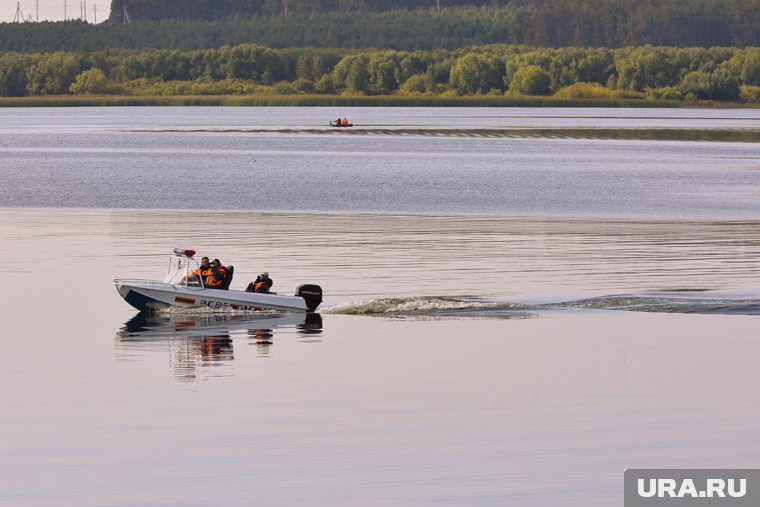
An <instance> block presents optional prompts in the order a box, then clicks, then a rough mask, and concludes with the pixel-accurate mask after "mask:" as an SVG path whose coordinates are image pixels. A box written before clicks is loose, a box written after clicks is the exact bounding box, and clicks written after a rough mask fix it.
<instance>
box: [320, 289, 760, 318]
mask: <svg viewBox="0 0 760 507" xmlns="http://www.w3.org/2000/svg"><path fill="white" fill-rule="evenodd" d="M549 310H617V311H634V312H653V313H690V314H723V315H760V299H759V298H757V297H752V298H729V297H720V298H718V297H716V298H706V297H689V296H684V295H683V294H682V293H673V294H657V295H636V294H615V295H604V296H598V297H593V298H584V299H577V300H571V301H564V302H559V303H536V304H526V303H511V302H507V301H485V300H480V299H477V298H455V297H444V296H420V297H406V298H379V299H366V300H360V301H353V302H349V303H342V304H337V305H334V306H328V307H324V308H322V309H321V310H320V313H327V314H343V315H375V316H392V317H413V316H431V317H435V316H440V317H491V318H509V317H519V316H535V315H536V314H537V313H539V312H541V311H549Z"/></svg>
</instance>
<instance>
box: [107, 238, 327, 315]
mask: <svg viewBox="0 0 760 507" xmlns="http://www.w3.org/2000/svg"><path fill="white" fill-rule="evenodd" d="M194 256H195V251H194V250H183V249H179V248H175V249H174V251H173V254H172V255H171V257H170V259H169V273H168V274H167V276H166V278H165V279H164V280H163V281H161V282H159V281H154V280H128V279H120V278H117V279H115V280H114V283H115V284H116V290H117V291H118V292H119V295H121V297H123V298H124V300H125V301H126V302H127V303H129V304H130V305H132V306H134V307H135V308H137V309H138V310H140V311H151V310H153V309H160V308H162V307H180V308H209V309H211V310H248V311H265V310H274V311H282V312H313V311H315V310H316V309H317V307H318V306H319V305H320V303H322V288H321V287H320V286H319V285H312V284H304V285H299V286H298V288H297V289H296V293H295V295H294V296H286V295H283V294H276V293H273V292H265V293H261V292H245V291H242V290H229V289H228V288H227V287H229V283H230V282H231V281H232V275H233V273H234V267H232V266H227V272H228V276H227V280H226V281H225V284H224V285H223V286H222V287H224V288H223V289H209V288H207V287H205V286H204V283H203V279H202V277H197V276H195V270H196V269H199V268H200V265H199V264H198V261H197V260H196V259H195V257H194Z"/></svg>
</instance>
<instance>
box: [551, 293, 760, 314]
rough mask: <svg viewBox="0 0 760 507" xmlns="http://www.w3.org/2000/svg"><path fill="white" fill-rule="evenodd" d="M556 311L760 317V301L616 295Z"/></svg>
mask: <svg viewBox="0 0 760 507" xmlns="http://www.w3.org/2000/svg"><path fill="white" fill-rule="evenodd" d="M552 306H553V307H554V308H578V309H597V310H626V311H634V312H656V313H698V314H724V315H760V299H733V298H698V297H683V296H680V297H679V296H669V295H661V296H638V295H626V294H622V295H612V296H601V297H595V298H588V299H579V300H577V301H567V302H564V303H558V304H555V305H552Z"/></svg>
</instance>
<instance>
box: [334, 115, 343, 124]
mask: <svg viewBox="0 0 760 507" xmlns="http://www.w3.org/2000/svg"><path fill="white" fill-rule="evenodd" d="M333 124H334V125H340V124H341V120H340V116H338V119H337V120H335V121H334V122H333Z"/></svg>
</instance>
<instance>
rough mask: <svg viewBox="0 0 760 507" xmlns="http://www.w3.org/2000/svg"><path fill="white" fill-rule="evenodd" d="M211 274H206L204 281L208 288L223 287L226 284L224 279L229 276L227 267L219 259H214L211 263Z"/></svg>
mask: <svg viewBox="0 0 760 507" xmlns="http://www.w3.org/2000/svg"><path fill="white" fill-rule="evenodd" d="M209 266H210V269H209V270H208V271H209V274H208V275H207V276H206V279H205V280H204V283H205V285H206V288H207V289H221V288H222V285H224V279H225V278H227V269H226V268H225V267H224V266H222V263H221V262H219V259H214V260H213V261H211V264H210V265H209Z"/></svg>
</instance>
